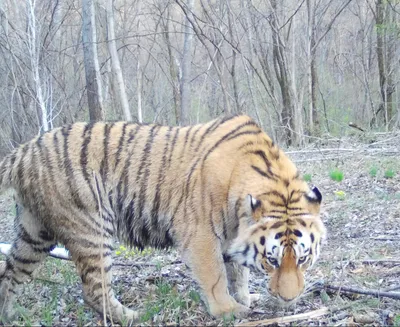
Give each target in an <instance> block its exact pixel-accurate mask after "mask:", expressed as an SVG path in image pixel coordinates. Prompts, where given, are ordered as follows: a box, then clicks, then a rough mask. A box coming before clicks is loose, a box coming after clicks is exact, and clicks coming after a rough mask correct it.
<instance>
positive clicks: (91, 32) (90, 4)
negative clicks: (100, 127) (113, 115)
mask: <svg viewBox="0 0 400 327" xmlns="http://www.w3.org/2000/svg"><path fill="white" fill-rule="evenodd" d="M94 1H95V0H82V43H83V57H84V63H85V74H86V93H87V98H88V106H89V119H90V121H100V120H104V118H105V117H104V111H103V97H102V94H101V91H102V87H101V77H100V67H99V60H98V58H97V44H96V42H97V37H96V19H95V18H96V16H95V9H94Z"/></svg>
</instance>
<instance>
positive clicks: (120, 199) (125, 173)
mask: <svg viewBox="0 0 400 327" xmlns="http://www.w3.org/2000/svg"><path fill="white" fill-rule="evenodd" d="M141 127H142V126H141V125H136V127H135V129H133V130H131V131H130V132H129V138H128V140H127V149H128V148H129V153H128V155H127V157H126V159H125V164H124V168H123V169H122V174H121V179H120V181H119V183H118V185H117V212H118V213H119V214H121V213H122V211H123V209H124V208H123V204H124V201H125V199H126V197H127V193H128V185H129V167H130V165H131V158H132V156H133V154H134V153H135V148H136V143H137V137H136V135H137V134H138V133H139V130H140V128H141ZM132 140H134V144H133V145H132V146H129V145H130V143H131V142H132ZM122 186H124V193H123V194H122V193H121V191H122V190H121V188H122ZM122 216H123V215H121V216H120V217H119V219H122ZM117 230H118V229H117Z"/></svg>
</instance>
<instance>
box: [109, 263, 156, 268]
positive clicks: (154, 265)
mask: <svg viewBox="0 0 400 327" xmlns="http://www.w3.org/2000/svg"><path fill="white" fill-rule="evenodd" d="M113 266H122V267H156V266H157V265H156V264H155V263H151V262H131V263H124V262H113Z"/></svg>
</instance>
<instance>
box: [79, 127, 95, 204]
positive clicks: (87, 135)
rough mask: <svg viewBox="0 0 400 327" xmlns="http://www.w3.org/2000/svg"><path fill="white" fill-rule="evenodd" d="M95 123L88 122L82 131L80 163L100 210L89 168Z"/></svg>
mask: <svg viewBox="0 0 400 327" xmlns="http://www.w3.org/2000/svg"><path fill="white" fill-rule="evenodd" d="M95 124H96V123H94V122H91V123H88V124H86V126H85V128H84V129H83V133H82V138H83V142H82V148H81V153H80V163H81V168H82V175H83V178H84V179H85V181H86V183H87V185H88V187H89V189H90V192H91V193H92V197H93V201H94V203H95V205H96V211H98V210H99V206H98V203H97V195H96V193H95V191H94V188H93V185H92V182H91V178H90V176H89V173H88V170H87V163H88V146H89V143H90V141H91V139H92V130H93V128H94V126H95Z"/></svg>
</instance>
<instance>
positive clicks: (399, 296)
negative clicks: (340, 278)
mask: <svg viewBox="0 0 400 327" xmlns="http://www.w3.org/2000/svg"><path fill="white" fill-rule="evenodd" d="M323 288H325V289H328V290H333V291H339V292H343V293H351V294H364V295H371V296H375V297H388V298H391V299H396V300H400V292H380V291H375V290H362V289H359V288H355V287H344V286H334V285H329V284H325V285H323Z"/></svg>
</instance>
